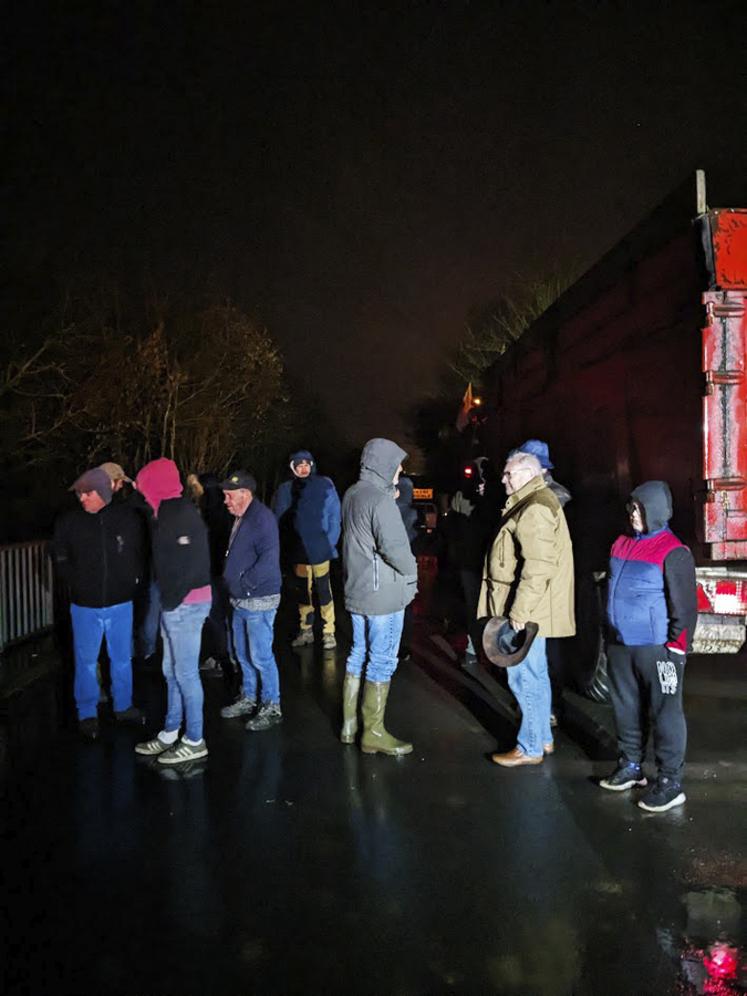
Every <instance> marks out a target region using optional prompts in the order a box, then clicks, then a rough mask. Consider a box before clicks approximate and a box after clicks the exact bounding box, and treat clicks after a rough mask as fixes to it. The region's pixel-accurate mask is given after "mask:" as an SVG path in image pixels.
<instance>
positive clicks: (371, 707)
mask: <svg viewBox="0 0 747 996" xmlns="http://www.w3.org/2000/svg"><path fill="white" fill-rule="evenodd" d="M406 458H407V454H406V453H405V451H404V450H403V449H401V448H400V447H399V446H397V444H396V443H393V442H392V441H391V440H389V439H370V440H369V441H368V442H367V443H366V445H365V446H364V447H363V453H362V454H361V471H360V478H359V480H358V482H357V483H356V484H354V485H353V486H352V487H351V488H348V490H347V492H346V493H345V497H344V499H343V502H342V525H343V573H344V579H345V608H346V609H347V610H348V612H350V614H351V616H352V620H353V646H352V648H351V650H350V654H349V656H348V660H347V666H346V671H345V682H344V685H343V727H342V733H341V737H340V739H341V740H342V742H343V743H345V744H351V743H353V742H354V740H355V736H356V733H357V732H358V697H359V693H360V684H361V675H362V672H363V669H364V665H365V670H366V673H365V682H364V688H363V700H362V704H361V715H362V718H363V735H362V738H361V750H362V751H363V753H364V754H376V753H382V754H391V755H398V754H409V753H410V751H411V750H412V744H410V743H405V742H404V741H401V740H397V739H396V738H395V737H393V736H391V735H390V734H389V733H387V731H386V729H385V728H384V712H385V710H386V702H387V697H388V695H389V685H390V681H391V677H392V675H393V674H394V671H395V670H396V667H397V654H398V651H399V641H400V637H401V635H402V623H403V620H404V614H405V607H406V606H407V605H409V604H410V602H411V601H412V600H413V598H414V597H415V593H416V591H417V562H416V560H415V557H414V556H413V553H412V550H411V549H410V542H409V540H408V538H407V532H406V530H405V526H404V524H403V522H402V517H401V515H400V513H399V509H398V508H397V505H396V502H395V486H396V484H397V481H398V480H399V475H400V473H401V472H402V461H403V460H405V459H406ZM366 659H367V663H366Z"/></svg>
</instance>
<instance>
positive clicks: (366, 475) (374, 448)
mask: <svg viewBox="0 0 747 996" xmlns="http://www.w3.org/2000/svg"><path fill="white" fill-rule="evenodd" d="M406 459H407V453H406V452H405V451H404V450H403V449H402V447H401V446H397V444H396V443H393V442H392V441H391V439H369V441H368V442H367V443H366V445H365V446H364V447H363V452H362V453H361V473H360V479H361V480H362V481H371V482H372V483H373V484H375V485H377V487H380V488H381V489H382V490H384V491H387V490H393V489H394V485H393V484H392V480H393V478H394V473H395V471H396V470H397V467H399V465H400V464H401V463H402V462H403V461H404V460H406Z"/></svg>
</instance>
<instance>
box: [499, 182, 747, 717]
mask: <svg viewBox="0 0 747 996" xmlns="http://www.w3.org/2000/svg"><path fill="white" fill-rule="evenodd" d="M746 301H747V210H745V209H742V208H709V207H708V206H707V204H706V197H705V176H704V174H703V173H702V172H701V171H698V172H697V173H696V174H695V177H694V179H693V180H692V181H690V182H688V183H687V184H686V185H684V186H683V187H682V188H680V189H679V190H678V191H676V192H675V193H674V194H673V195H672V196H670V197H669V198H668V199H667V200H666V201H665V202H664V203H663V204H662V205H661V206H660V207H659V208H657V210H656V211H654V212H653V214H652V215H650V216H649V217H648V218H647V219H645V220H644V221H643V222H642V223H641V224H640V225H639V226H638V227H637V228H636V229H634V231H633V232H631V233H630V234H629V235H628V236H627V237H626V238H625V239H623V240H622V241H621V242H620V243H619V244H618V245H616V246H615V247H614V248H613V249H612V250H611V251H610V252H609V253H607V255H606V256H605V257H603V259H601V260H600V261H599V263H597V264H596V265H595V266H593V267H592V268H591V269H590V270H589V271H588V272H587V273H586V274H585V275H584V276H583V277H581V279H580V280H578V281H577V282H576V283H575V284H574V285H573V286H572V287H570V288H569V289H568V290H567V291H566V292H565V293H564V294H563V295H562V297H560V298H559V299H558V301H557V302H556V303H555V304H554V305H553V306H552V307H551V308H550V309H549V310H548V311H547V312H545V314H544V315H542V316H541V317H540V319H538V321H537V322H535V323H534V325H533V326H532V327H531V328H530V329H529V330H527V332H526V333H525V334H524V336H523V337H522V338H521V339H520V340H519V341H518V342H517V343H516V344H515V345H513V346H512V347H511V348H510V349H509V350H508V351H507V352H506V353H505V354H504V355H503V356H502V357H501V358H500V359H499V360H498V361H497V362H496V363H495V364H494V365H493V366H492V367H491V368H490V369H489V370H488V372H487V374H486V376H485V384H484V387H485V393H486V400H487V402H488V406H489V408H490V415H489V417H488V419H487V422H486V424H485V430H484V431H485V437H484V442H485V444H486V447H487V451H488V452H489V453H490V455H492V456H493V457H494V458H495V459H496V460H498V461H499V462H500V461H501V460H502V458H503V457H504V456H505V454H506V453H507V452H508V451H509V450H510V449H511V448H512V447H514V446H516V445H518V444H519V443H520V442H521V441H522V440H524V439H526V438H529V437H537V438H540V439H544V440H546V441H547V442H548V443H549V445H550V452H551V456H552V459H553V462H554V464H555V468H556V470H555V472H554V473H555V476H556V478H557V480H559V481H560V482H561V483H562V484H564V485H566V486H567V487H568V488H569V489H570V490H571V492H572V494H573V500H572V501H571V503H570V504H569V505H568V506H567V508H566V513H567V516H568V521H569V526H570V528H571V533H572V536H573V540H574V551H575V558H576V584H577V623H578V629H579V635H578V637H577V638H576V640H575V641H566V642H567V643H568V647H567V648H566V666H567V667H568V670H569V677H570V678H571V679H572V680H573V681H574V682H575V683H576V684H577V685H580V686H582V688H583V689H584V690H585V691H587V692H589V693H590V694H592V695H593V696H595V697H601V696H603V695H604V694H605V678H606V667H605V664H606V660H605V654H604V639H603V626H602V625H601V621H602V616H603V603H604V590H603V586H604V580H603V574H604V571H605V569H606V561H607V554H608V551H609V548H610V544H611V541H612V539H613V538H614V537H615V536H616V535H617V534H618V533H619V532H621V531H622V530H623V529H624V528H625V526H626V523H627V517H626V514H625V511H624V505H625V501H626V498H627V496H628V495H629V494H630V491H631V489H632V488H633V487H635V485H636V484H638V483H640V482H642V481H645V480H651V479H660V480H665V481H667V482H668V483H669V484H670V486H671V488H672V493H673V497H674V506H675V514H674V519H673V521H672V527H673V529H674V531H675V532H676V533H677V534H678V535H679V536H680V537H681V538H682V539H683V540H684V541H685V542H686V543H688V544H689V545H690V547H691V548H692V550H693V553H694V555H695V558H696V564H697V572H698V607H699V618H698V627H697V630H696V634H695V651H696V652H699V653H723V652H736V651H737V650H739V648H740V647H741V646H742V644H743V642H744V639H745V615H746V614H747V563H746V562H745V561H747V373H746V372H745V355H746V353H747V319H746V318H745V303H746Z"/></svg>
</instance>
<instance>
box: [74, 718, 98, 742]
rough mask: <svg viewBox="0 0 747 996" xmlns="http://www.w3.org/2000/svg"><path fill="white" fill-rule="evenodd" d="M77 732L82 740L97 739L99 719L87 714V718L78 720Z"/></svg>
mask: <svg viewBox="0 0 747 996" xmlns="http://www.w3.org/2000/svg"><path fill="white" fill-rule="evenodd" d="M78 732H79V733H80V735H81V736H82V737H83V739H84V740H90V741H91V742H93V741H94V740H98V738H99V721H98V719H96V717H95V716H89V718H88V719H80V720H78Z"/></svg>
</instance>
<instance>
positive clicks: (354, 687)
mask: <svg viewBox="0 0 747 996" xmlns="http://www.w3.org/2000/svg"><path fill="white" fill-rule="evenodd" d="M360 687H361V679H360V675H359V674H347V673H346V674H345V680H344V681H343V683H342V733H340V740H342V742H343V743H344V744H352V743H353V742H354V741H355V735H356V733H357V732H358V693H359V692H360Z"/></svg>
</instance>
